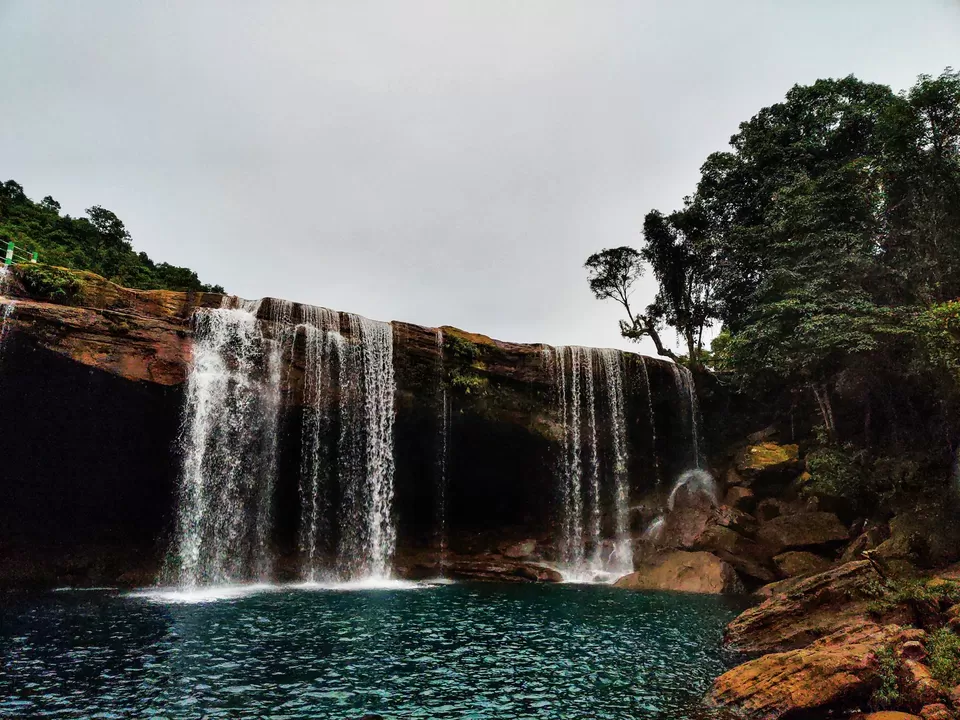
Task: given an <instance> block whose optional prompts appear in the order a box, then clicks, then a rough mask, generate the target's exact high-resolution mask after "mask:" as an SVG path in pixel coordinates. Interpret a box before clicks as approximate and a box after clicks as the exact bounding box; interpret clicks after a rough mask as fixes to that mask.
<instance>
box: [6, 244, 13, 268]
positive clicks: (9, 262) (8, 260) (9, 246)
mask: <svg viewBox="0 0 960 720" xmlns="http://www.w3.org/2000/svg"><path fill="white" fill-rule="evenodd" d="M12 264H13V241H12V240H11V241H10V242H8V243H7V256H6V257H5V258H4V265H7V266H10V265H12Z"/></svg>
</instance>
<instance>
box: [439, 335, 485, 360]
mask: <svg viewBox="0 0 960 720" xmlns="http://www.w3.org/2000/svg"><path fill="white" fill-rule="evenodd" d="M443 345H444V352H445V353H446V354H447V355H450V356H451V357H452V358H453V359H454V360H455V361H456V362H457V363H458V364H460V365H471V364H472V363H473V362H475V361H476V359H477V358H478V357H480V348H479V347H477V344H476V343H472V342H470V341H469V340H464V339H463V338H461V337H457V336H456V335H450V334H447V335H444V338H443Z"/></svg>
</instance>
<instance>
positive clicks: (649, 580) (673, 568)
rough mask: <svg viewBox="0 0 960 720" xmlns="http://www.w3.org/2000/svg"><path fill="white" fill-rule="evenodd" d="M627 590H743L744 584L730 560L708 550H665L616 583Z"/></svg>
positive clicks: (700, 591) (732, 591)
mask: <svg viewBox="0 0 960 720" xmlns="http://www.w3.org/2000/svg"><path fill="white" fill-rule="evenodd" d="M614 585H615V587H619V588H624V589H627V590H673V591H678V592H691V593H712V594H724V593H740V592H743V586H742V585H741V583H740V580H739V579H738V578H737V574H736V572H735V571H734V569H733V567H731V566H730V565H729V564H728V563H725V562H724V561H723V560H721V559H720V558H718V557H717V556H716V555H712V554H710V553H707V552H684V551H682V550H675V551H671V552H665V553H663V554H661V555H658V556H656V557H654V558H651V559H650V560H648V561H646V562H644V563H642V564H641V565H640V567H639V568H638V569H637V570H636V571H635V572H632V573H630V574H629V575H625V576H624V577H622V578H620V579H619V580H617V581H616V583H614Z"/></svg>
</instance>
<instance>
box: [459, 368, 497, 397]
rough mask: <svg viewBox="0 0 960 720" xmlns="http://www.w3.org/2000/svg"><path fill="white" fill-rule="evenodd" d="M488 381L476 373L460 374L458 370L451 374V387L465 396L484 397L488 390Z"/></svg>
mask: <svg viewBox="0 0 960 720" xmlns="http://www.w3.org/2000/svg"><path fill="white" fill-rule="evenodd" d="M487 384H488V382H487V379H486V378H485V377H480V376H479V375H476V374H474V373H460V372H458V371H456V370H454V371H453V372H451V373H450V387H451V388H453V389H454V390H457V391H459V392H462V393H463V394H464V395H471V394H476V395H482V394H483V392H484V390H486V388H487Z"/></svg>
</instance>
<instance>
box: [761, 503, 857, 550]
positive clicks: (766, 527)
mask: <svg viewBox="0 0 960 720" xmlns="http://www.w3.org/2000/svg"><path fill="white" fill-rule="evenodd" d="M847 537H848V532H847V528H845V527H844V526H843V523H841V522H840V519H839V518H838V517H837V516H836V515H834V514H833V513H826V512H806V513H797V514H796V515H781V516H780V517H776V518H774V519H772V520H770V521H769V522H766V523H764V524H763V525H762V526H761V527H760V530H758V531H757V541H758V542H760V543H763V544H765V545H769V546H770V547H771V548H774V549H775V550H776V551H777V552H781V551H783V550H787V549H790V548H804V547H814V546H817V545H826V544H828V543H836V542H840V541H843V540H846V539H847Z"/></svg>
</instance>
